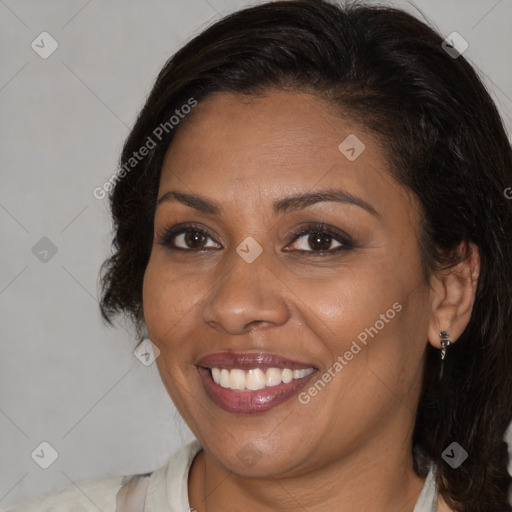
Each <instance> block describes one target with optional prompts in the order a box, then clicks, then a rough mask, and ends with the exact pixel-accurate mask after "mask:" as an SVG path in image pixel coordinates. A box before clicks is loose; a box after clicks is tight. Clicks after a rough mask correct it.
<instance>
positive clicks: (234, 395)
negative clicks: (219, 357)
mask: <svg viewBox="0 0 512 512" xmlns="http://www.w3.org/2000/svg"><path fill="white" fill-rule="evenodd" d="M269 370H270V372H269ZM274 370H278V371H274ZM287 370H289V371H287ZM197 371H198V373H199V375H200V378H201V380H202V383H203V386H204V389H205V391H206V394H207V395H208V397H209V398H210V399H211V400H212V402H213V403H214V404H216V405H217V406H218V407H220V408H221V409H224V410H225V411H227V412H230V413H237V414H254V413H263V412H265V411H269V410H270V409H273V408H274V407H277V406H278V405H280V404H282V403H284V402H287V401H289V399H290V398H292V397H293V396H295V395H296V394H298V393H299V392H300V390H301V389H302V388H303V387H304V386H305V384H306V382H307V381H309V380H310V379H311V378H312V377H313V376H314V375H316V373H317V372H318V370H316V369H313V368H305V369H299V370H291V369H289V368H284V369H281V368H273V367H271V368H268V369H266V371H263V369H262V368H254V369H250V370H247V371H245V370H243V369H238V368H232V369H231V370H227V369H226V368H223V369H220V368H216V367H214V368H212V369H210V368H205V367H202V366H198V367H197ZM217 372H218V373H217ZM290 372H291V380H289V381H288V379H289V378H290ZM242 373H243V376H242ZM214 374H215V377H214ZM267 375H268V376H269V380H270V381H271V385H268V386H267V384H266V382H267ZM301 375H302V376H301ZM242 377H243V380H242ZM216 378H217V379H218V380H219V382H218V383H217V382H216V381H215V379H216ZM278 378H279V382H277V380H278ZM228 379H229V380H228ZM274 379H275V380H274ZM232 380H233V386H235V389H233V388H231V382H232ZM286 381H288V382H286ZM222 384H224V386H223V385H222ZM228 384H229V385H228ZM242 384H243V385H244V387H243V389H242ZM236 386H238V388H236ZM246 386H252V387H258V389H250V388H249V387H246ZM260 386H261V387H260Z"/></svg>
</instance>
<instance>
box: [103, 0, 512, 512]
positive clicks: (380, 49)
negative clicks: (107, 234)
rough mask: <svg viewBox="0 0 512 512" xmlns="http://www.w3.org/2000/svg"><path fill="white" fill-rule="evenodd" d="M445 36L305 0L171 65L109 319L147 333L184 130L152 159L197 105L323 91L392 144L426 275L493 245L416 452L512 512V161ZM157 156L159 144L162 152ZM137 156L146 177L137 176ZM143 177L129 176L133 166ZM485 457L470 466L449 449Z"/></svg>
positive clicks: (418, 432)
mask: <svg viewBox="0 0 512 512" xmlns="http://www.w3.org/2000/svg"><path fill="white" fill-rule="evenodd" d="M442 42H443V38H442V37H441V36H440V35H439V34H438V33H437V32H436V31H435V30H434V29H433V28H431V27H430V26H429V25H427V24H426V23H424V22H422V21H419V20H418V19H416V18H415V17H414V16H412V15H410V14H407V13H406V12H404V11H401V10H398V9H394V8H388V7H380V6H379V7H377V6H366V5H364V4H362V3H361V2H357V3H354V4H348V5H345V6H339V5H336V4H334V3H332V2H330V1H327V0H290V1H277V2H268V3H264V4H260V5H258V6H254V7H249V8H244V9H242V10H240V11H237V12H235V13H232V14H230V15H228V16H226V17H224V18H223V19H221V20H219V21H217V22H216V23H214V24H213V25H211V26H210V27H208V28H207V29H206V30H204V31H203V32H202V33H200V34H199V35H197V36H196V37H194V38H193V39H192V40H191V41H189V42H188V43H187V44H186V45H185V46H184V47H182V48H181V49H180V50H179V51H178V52H177V53H175V54H174V55H173V56H172V57H171V58H170V59H169V60H168V61H167V62H166V64H165V65H164V67H163V69H162V70H161V72H160V73H159V75H158V77H157V79H156V82H155V84H154V86H153V89H152V90H151V92H150V94H149V96H148V98H147V100H146V102H145V105H144V106H143V108H142V110H141V111H140V114H139V116H138V119H137V121H136V123H135V125H134V127H133V129H132V131H131V133H130V134H129V136H128V138H127V140H126V142H125V145H124V148H123V151H122V155H121V159H120V169H124V172H123V173H120V175H119V179H117V181H116V183H115V187H114V188H113V190H112V191H111V194H110V197H109V199H110V207H111V211H112V218H113V229H114V237H113V243H112V247H113V252H112V255H111V256H110V257H109V258H108V259H107V260H106V261H105V262H104V263H103V265H102V267H101V271H100V277H101V278H100V284H101V302H100V308H101V313H102V317H103V319H104V320H105V321H106V322H107V323H108V324H110V325H112V318H113V317H114V316H115V315H116V314H118V313H124V315H125V316H128V317H129V318H130V319H131V320H132V321H133V324H134V326H135V328H136V330H137V333H138V334H140V333H141V332H142V328H143V325H144V318H143V309H142V283H143V277H144V272H145V268H146V266H147V263H148V260H149V256H150V252H151V246H152V242H153V219H154V212H155V205H156V199H157V193H158V185H159V179H160V173H161V167H162V162H163V158H164V155H165V153H166V151H167V149H168V147H169V144H170V143H171V142H172V138H173V136H174V134H175V133H176V131H177V130H179V129H180V128H181V127H182V126H183V125H186V123H187V120H188V119H189V118H190V117H192V116H194V115H195V112H194V111H192V112H191V113H190V114H189V115H188V116H186V118H185V119H183V120H181V121H180V123H179V125H177V126H176V127H175V128H173V129H168V130H160V131H161V132H162V133H160V132H158V133H159V135H160V137H159V139H158V143H155V144H154V147H152V148H151V149H150V150H149V152H148V154H147V156H146V157H145V158H143V159H140V161H137V163H136V165H134V162H133V161H131V160H130V159H131V158H133V155H134V153H136V152H137V151H139V150H140V148H141V147H142V146H144V145H146V146H149V144H147V142H148V140H149V139H150V138H151V139H152V141H153V142H156V141H155V139H156V137H155V132H154V131H155V129H156V128H157V127H159V126H161V125H162V123H166V122H168V121H169V119H170V118H171V116H172V115H173V114H174V113H175V112H176V110H177V109H178V110H179V109H181V108H182V106H183V105H185V104H187V102H188V101H189V100H190V98H194V99H195V100H196V101H198V102H201V100H203V99H204V98H206V97H207V96H208V95H210V94H212V93H214V92H232V93H235V94H241V95H254V96H256V95H264V94H265V91H267V90H269V89H272V88H274V89H281V90H286V91H292V92H293V91H301V92H312V93H314V94H317V95H320V96H321V97H323V98H325V99H327V100H329V101H330V102H331V103H332V105H333V107H334V108H337V109H338V110H339V112H340V113H343V115H344V116H345V117H347V118H349V119H351V120H353V121H354V122H357V123H360V124H361V125H363V126H364V127H365V128H366V129H368V130H370V131H372V132H373V133H375V134H376V135H377V138H378V140H379V141H380V143H381V144H382V148H383V149H384V151H385V154H386V158H387V161H388V167H389V171H390V173H391V174H392V175H393V176H394V177H395V178H396V179H397V180H398V181H399V182H400V183H402V184H403V185H404V186H405V187H407V188H408V189H410V190H411V191H412V192H414V194H415V195H416V196H417V198H418V199H419V203H420V205H421V210H422V211H421V214H422V216H421V217H422V220H421V226H420V228H421V234H420V236H419V244H420V249H421V257H422V264H423V269H424V275H425V281H426V283H427V284H429V283H430V281H429V279H430V276H431V275H432V272H435V271H437V270H439V269H441V268H450V267H452V266H453V265H455V264H457V263H458V262H460V261H462V260H463V259H464V258H466V257H467V256H468V255H467V254H465V253H461V252H460V251H457V247H458V246H459V244H461V242H469V241H471V242H473V243H474V244H475V245H476V246H477V247H478V249H479V253H480V261H481V271H480V276H479V280H478V286H477V291H476V298H475V302H474V307H473V312H472V315H471V319H470V321H469V324H468V325H467V327H466V329H465V330H464V332H463V333H462V335H461V336H460V338H459V339H458V341H457V343H455V344H454V345H453V346H452V347H450V349H449V357H447V358H446V361H445V369H444V375H443V380H442V382H441V384H439V383H438V373H439V369H440V368H439V365H440V360H439V353H438V351H437V350H436V349H435V348H433V347H432V346H431V345H430V344H428V343H427V346H426V349H425V350H426V351H425V365H424V372H423V373H424V376H423V383H422V392H421V397H420V401H419V405H418V411H417V417H416V424H415V428H414V434H413V446H411V450H412V453H413V458H414V469H415V471H416V473H417V474H418V475H419V476H425V474H426V464H425V463H426V462H430V461H433V462H434V463H435V464H436V466H437V478H438V486H439V492H440V493H441V495H442V496H443V498H444V499H445V501H446V502H447V503H448V505H450V506H451V507H452V508H453V509H454V510H456V511H458V512H483V511H499V512H506V511H509V512H511V511H512V507H511V506H510V504H509V502H508V491H509V487H510V482H511V477H510V475H509V473H508V471H507V465H508V457H509V456H508V449H507V444H506V442H505V441H504V434H505V431H506V429H507V427H508V425H509V424H510V422H511V419H512V418H511V416H512V375H511V368H512V200H508V199H507V198H506V196H505V190H507V188H508V187H510V186H512V152H511V147H510V143H509V141H508V139H507V135H506V132H505V129H504V127H503V123H502V120H501V118H500V115H499V113H498V111H497V109H496V107H495V105H494V103H493V101H492V99H491V97H490V95H489V93H488V92H487V90H486V89H485V87H484V85H483V84H482V81H481V80H480V78H479V77H478V75H477V73H476V72H475V70H474V69H473V67H472V66H471V65H470V64H469V63H468V61H467V60H466V59H465V58H464V57H463V56H458V57H457V58H452V57H451V56H450V55H448V53H447V52H446V51H445V50H444V49H443V47H442ZM151 145H152V146H153V144H151ZM130 162H131V164H130V165H131V167H127V165H128V163H130ZM127 169H128V170H129V172H127ZM454 441H456V442H457V443H459V444H460V445H461V446H462V447H463V448H464V449H465V450H466V451H467V452H468V454H469V457H468V458H467V460H466V461H465V462H464V463H463V464H462V465H461V466H460V467H458V468H457V469H453V468H451V467H450V466H449V465H448V464H447V463H446V462H444V460H443V458H442V453H443V451H444V450H445V448H446V447H447V446H449V445H450V444H451V443H452V442H454Z"/></svg>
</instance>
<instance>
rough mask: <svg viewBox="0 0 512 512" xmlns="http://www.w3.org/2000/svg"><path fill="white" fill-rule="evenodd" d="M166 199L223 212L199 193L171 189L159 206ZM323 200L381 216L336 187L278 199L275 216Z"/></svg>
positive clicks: (211, 211)
mask: <svg viewBox="0 0 512 512" xmlns="http://www.w3.org/2000/svg"><path fill="white" fill-rule="evenodd" d="M166 201H176V202H179V203H182V204H184V205H186V206H190V207H191V208H194V209H195V210H197V211H199V212H202V213H206V214H210V215H220V214H221V212H222V206H221V205H220V203H218V202H216V201H213V200H211V199H206V198H205V197H202V196H199V195H192V194H186V193H184V192H178V191H176V190H170V191H169V192H166V193H165V194H164V195H163V196H162V197H160V199H158V201H157V203H156V205H157V206H158V205H160V204H162V203H164V202H166ZM322 202H337V203H344V204H352V205H355V206H359V207H360V208H362V209H364V210H366V211H367V212H369V213H371V214H372V215H374V216H375V217H380V214H379V213H378V212H377V210H375V208H374V207H373V206H372V205H371V204H369V203H367V202H366V201H364V200H363V199H361V198H360V197H357V196H355V195H353V194H350V193H349V192H347V191H345V190H342V189H334V188H330V189H327V190H318V191H314V192H308V193H300V194H295V195H292V196H289V197H285V198H283V199H278V200H277V201H275V202H274V204H273V207H272V209H273V212H274V216H275V215H280V214H281V215H282V214H284V213H289V212H295V211H298V210H303V209H304V208H307V207H308V206H311V205H313V204H316V203H322Z"/></svg>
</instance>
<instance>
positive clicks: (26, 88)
mask: <svg viewBox="0 0 512 512" xmlns="http://www.w3.org/2000/svg"><path fill="white" fill-rule="evenodd" d="M251 3H252V4H255V3H259V2H247V1H235V0H208V1H206V0H187V1H178V0H172V1H169V0H167V1H164V0H152V1H146V2H142V1H139V2H136V1H135V0H130V1H126V0H111V1H108V2H107V1H106V0H103V1H101V0H89V1H87V0H72V1H66V2H64V1H57V0H54V1H45V2H40V1H35V0H26V1H23V0H21V1H15V0H0V40H1V45H0V46H1V57H0V58H1V63H2V66H1V69H0V102H1V112H2V115H1V119H0V132H1V133H0V141H1V142H0V144H1V167H0V168H1V171H0V172H1V188H0V226H1V250H0V326H1V335H2V338H1V339H2V344H1V358H0V366H1V367H0V509H1V508H2V507H3V509H7V508H10V507H12V506H14V505H15V504H17V503H20V502H22V501H25V500H27V499H29V498H32V497H34V496H38V495H42V494H45V493H48V492H51V491H54V490H56V489H59V488H60V487H63V486H67V485H70V484H72V483H77V482H80V481H81V480H87V479H91V478H100V477H104V476H112V475H122V474H130V473H135V472H142V471H151V470H153V469H156V468H157V467H159V466H161V465H163V464H164V463H165V462H166V461H167V459H168V458H169V457H170V455H171V454H172V453H173V452H174V451H175V450H176V449H178V448H179V447H180V446H182V445H183V444H184V443H186V442H188V441H189V440H190V439H192V436H191V433H190V431H189V430H188V428H187V427H186V425H185V424H184V423H183V421H182V420H181V419H180V417H179V415H178V414H177V413H176V412H175V409H174V407H173V405H172V403H171V401H170V399H169V398H168V396H167V394H166V392H165V390H164V388H163V385H162V384H161V381H160V377H159V375H158V371H157V368H156V365H155V364H153V365H151V366H144V365H142V364H141V363H140V362H139V360H138V359H137V358H135V357H134V355H133V353H132V350H133V349H134V348H135V345H136V340H135V339H134V336H133V334H132V332H131V331H130V327H129V326H128V325H122V326H120V327H119V328H118V329H108V328H106V327H104V326H103V324H102V323H101V322H100V316H99V309H98V303H97V296H98V295H97V294H98V285H97V277H98V271H99V267H100V264H101V263H102V261H103V260H104V258H105V257H106V256H107V255H108V254H109V251H110V245H109V244H110V235H111V233H110V230H111V223H110V218H109V212H108V209H107V200H106V199H104V200H97V199H95V198H94V196H93V193H92V191H93V189H94V188H95V187H97V186H101V185H102V184H103V183H104V182H105V181H106V180H107V179H108V178H109V177H110V176H111V175H112V174H113V173H114V172H115V170H116V163H117V159H118V155H119V152H120V150H121V145H122V143H123V140H124V138H125V137H126V136H127V134H128V132H129V129H130V127H131V125H132V124H133V122H134V120H135V116H136V113H137V111H138V110H139V108H140V107H141V106H142V104H143V101H144V98H145V95H146V94H147V93H148V92H149V90H150V87H151V85H152V82H153V80H154V78H155V77H156V74H157V72H158V71H159V70H160V68H161V66H162V65H163V64H164V62H165V61H166V60H167V58H168V57H169V56H170V55H171V54H172V53H173V52H174V51H175V50H177V49H178V48H179V47H180V46H182V45H183V44H184V43H185V42H186V41H188V40H190V39H191V38H192V37H193V36H194V35H195V34H197V33H198V32H200V31H201V30H202V29H204V28H205V27H206V26H207V25H209V24H210V23H212V22H213V21H215V20H216V19H218V18H219V17H220V16H222V15H225V14H227V13H229V12H231V11H233V10H235V9H237V8H239V7H242V6H244V5H249V4H251ZM393 5H398V6H402V7H404V8H406V9H408V10H411V11H412V12H413V13H416V15H419V13H418V11H417V10H416V7H418V8H420V9H421V11H423V13H424V14H425V15H426V16H427V17H428V18H429V19H430V20H431V21H432V22H434V23H435V24H436V25H437V27H438V29H439V30H440V31H441V33H442V34H443V35H444V36H447V35H448V34H450V33H451V32H452V31H457V32H459V33H460V34H462V35H463V37H464V38H465V39H466V40H467V41H468V43H469V48H468V50H467V51H466V52H465V54H464V55H465V56H466V57H468V58H469V59H470V61H471V62H473V63H474V64H475V65H476V66H477V67H478V68H479V69H480V71H481V72H482V73H483V74H484V75H483V76H484V79H485V81H486V83H487V84H488V86H489V88H490V90H491V92H492V94H493V97H494V99H495V100H496V102H497V104H498V107H499V108H500V110H501V112H502V115H503V116H504V118H505V122H506V124H507V126H508V130H509V133H510V129H511V127H512V100H511V98H512V69H511V65H510V62H511V61H510V48H512V31H510V26H511V20H512V1H511V0H500V1H497V0H488V1H487V0H473V1H468V0H435V1H432V0H430V1H427V0H422V1H419V0H417V1H416V2H415V3H414V4H412V3H410V2H393ZM43 31H47V32H49V33H50V34H51V35H52V37H53V38H55V40H57V41H58V44H59V47H58V49H57V50H56V51H55V53H53V54H52V55H51V56H50V57H49V58H47V59H43V58H41V57H40V56H39V55H38V54H37V53H36V52H35V51H34V50H33V49H32V48H31V43H32V41H33V40H34V39H36V37H37V36H38V35H39V34H40V33H41V32H43ZM511 186H512V183H511ZM42 237H47V238H48V239H50V240H51V241H52V243H53V244H54V245H55V246H56V248H57V253H56V254H55V255H53V256H52V257H50V256H51V253H49V254H48V256H47V259H48V261H47V262H42V261H40V260H39V259H38V258H37V257H36V255H35V254H34V253H33V252H32V248H33V247H34V245H36V243H38V241H40V239H41V238H42ZM40 257H42V255H41V256H40ZM43 441H46V442H49V443H50V444H51V445H52V446H53V447H54V448H55V449H56V450H57V452H58V458H57V460H56V461H55V462H54V463H53V464H52V465H51V466H50V467H49V468H48V469H46V470H45V469H42V468H40V467H39V466H38V465H37V464H36V463H35V462H34V460H33V459H32V457H31V453H32V452H33V451H34V449H35V448H36V447H38V446H39V444H40V443H41V442H43Z"/></svg>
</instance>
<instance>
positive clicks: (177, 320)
mask: <svg viewBox="0 0 512 512" xmlns="http://www.w3.org/2000/svg"><path fill="white" fill-rule="evenodd" d="M200 293H201V292H200V288H198V284H197V283H196V280H194V279H188V278H187V279H185V278H183V277H181V276H180V273H179V272H177V271H176V269H171V268H170V266H169V265H166V264H165V262H162V261H161V260H160V259H159V258H157V257H155V258H153V257H152V258H151V259H150V261H149V263H148V265H147V268H146V271H145V274H144V281H143V290H142V301H143V309H144V318H145V321H146V325H147V327H148V331H149V335H150V338H151V340H152V341H153V342H155V343H156V344H157V345H158V346H159V347H160V346H161V349H162V348H163V349H166V348H167V347H168V345H169V343H171V344H172V340H173V339H174V337H173V336H172V331H173V329H174V328H175V327H177V326H178V324H181V323H182V322H183V321H184V320H185V319H186V318H187V316H188V315H190V314H191V313H192V309H193V306H194V303H195V302H196V301H197V299H198V296H199V295H198V294H200Z"/></svg>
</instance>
